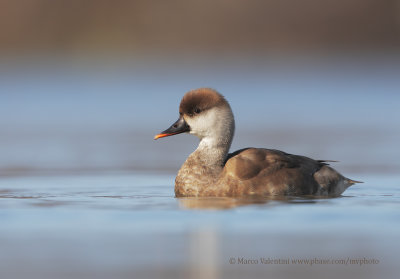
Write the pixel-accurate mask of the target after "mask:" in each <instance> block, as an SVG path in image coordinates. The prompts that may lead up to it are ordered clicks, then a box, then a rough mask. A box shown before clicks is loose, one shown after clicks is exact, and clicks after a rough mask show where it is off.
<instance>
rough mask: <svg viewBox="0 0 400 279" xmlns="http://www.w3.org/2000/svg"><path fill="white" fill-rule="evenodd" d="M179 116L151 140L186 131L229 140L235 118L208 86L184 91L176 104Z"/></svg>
mask: <svg viewBox="0 0 400 279" xmlns="http://www.w3.org/2000/svg"><path fill="white" fill-rule="evenodd" d="M179 115H180V116H179V119H178V120H177V121H176V122H175V123H174V124H172V126H171V127H169V128H168V129H167V130H165V131H163V132H161V133H160V134H158V135H156V136H155V138H154V139H159V138H163V137H168V136H172V135H177V134H181V133H190V134H193V135H196V136H197V137H199V138H200V139H201V140H203V139H210V140H213V141H214V140H217V141H218V142H221V140H222V141H223V142H225V143H229V144H230V142H231V140H232V137H233V133H234V129H235V121H234V118H233V113H232V110H231V107H230V105H229V104H228V102H227V101H226V100H225V98H224V96H222V95H221V94H220V93H218V92H217V91H215V90H214V89H210V88H199V89H195V90H192V91H189V92H188V93H186V94H185V95H184V96H183V98H182V101H181V104H180V106H179Z"/></svg>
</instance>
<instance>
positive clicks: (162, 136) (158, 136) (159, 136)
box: [154, 134, 174, 140]
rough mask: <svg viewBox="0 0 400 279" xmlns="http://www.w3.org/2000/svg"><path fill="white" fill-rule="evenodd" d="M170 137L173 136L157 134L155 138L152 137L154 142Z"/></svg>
mask: <svg viewBox="0 0 400 279" xmlns="http://www.w3.org/2000/svg"><path fill="white" fill-rule="evenodd" d="M172 135H174V134H158V135H156V136H155V137H154V140H158V139H160V138H165V137H169V136H172Z"/></svg>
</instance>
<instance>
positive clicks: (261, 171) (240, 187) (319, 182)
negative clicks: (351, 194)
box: [217, 148, 354, 196]
mask: <svg viewBox="0 0 400 279" xmlns="http://www.w3.org/2000/svg"><path fill="white" fill-rule="evenodd" d="M353 183H354V181H351V180H349V179H347V178H345V177H343V176H342V175H341V174H339V173H338V172H337V171H335V170H334V169H332V168H331V167H329V166H328V165H327V163H326V162H325V161H317V160H313V159H311V158H308V157H304V156H298V155H292V154H288V153H285V152H282V151H279V150H272V149H262V148H247V149H242V150H239V151H236V152H234V153H231V154H229V156H228V159H227V161H226V164H225V167H224V169H223V172H222V173H221V176H220V179H219V180H218V183H217V184H218V185H217V187H218V188H219V189H224V192H225V193H226V195H229V196H242V195H260V196H268V195H334V196H336V195H340V194H341V193H342V192H343V191H344V190H345V189H346V188H347V187H348V186H350V185H352V184H353Z"/></svg>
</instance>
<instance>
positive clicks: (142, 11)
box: [0, 0, 400, 278]
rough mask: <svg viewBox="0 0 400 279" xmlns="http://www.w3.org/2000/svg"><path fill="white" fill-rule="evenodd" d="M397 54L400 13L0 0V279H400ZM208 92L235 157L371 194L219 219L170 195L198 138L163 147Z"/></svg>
mask: <svg viewBox="0 0 400 279" xmlns="http://www.w3.org/2000/svg"><path fill="white" fill-rule="evenodd" d="M399 51H400V0H263V1H261V0H229V1H228V0H213V1H211V0H203V1H195V0H186V1H181V0H171V1H157V0H148V1H144V0H143V1H142V0H136V1H135V0H132V1H129V0H113V1H109V0H80V1H77V0H68V1H67V0H65V1H64V0H59V1H53V0H0V178H1V179H0V209H1V211H0V219H1V225H0V244H1V245H0V246H1V247H2V251H3V253H0V267H1V268H0V270H1V272H0V274H2V276H0V277H2V278H71V276H72V277H74V276H75V278H116V277H119V278H134V275H138V274H139V276H138V278H139V277H140V278H157V277H163V278H220V277H226V278H244V277H247V278H249V276H250V275H253V276H250V277H253V278H265V275H266V270H267V269H266V268H265V267H260V266H259V267H255V268H253V267H251V266H250V267H241V266H236V267H234V268H232V266H231V265H229V264H228V259H229V257H232V256H234V257H236V256H246V257H250V258H251V257H253V256H254V257H258V256H271V257H291V256H299V257H308V256H310V257H311V256H313V257H314V256H317V257H319V258H321V257H325V256H326V257H329V258H332V257H336V258H342V257H345V258H347V257H356V258H362V257H365V256H366V257H369V258H378V260H380V261H381V265H380V266H379V268H375V267H373V266H372V267H368V268H365V269H362V270H361V269H358V268H350V267H346V268H340V267H338V266H334V267H332V268H329V267H328V268H327V269H326V267H321V268H317V269H313V268H308V267H304V268H303V267H300V268H298V267H293V266H291V267H279V266H275V267H271V268H268V270H267V271H268V272H269V275H271V276H272V277H274V278H278V277H279V276H280V275H282V274H283V275H284V276H282V278H289V277H291V276H294V275H295V276H296V278H312V277H321V275H322V274H323V276H324V277H325V278H327V277H326V276H327V275H333V274H337V272H342V273H344V274H345V275H346V276H343V277H351V278H366V277H368V276H369V277H371V278H378V277H384V278H397V277H396V275H395V274H396V272H397V274H398V264H397V262H396V259H397V254H398V250H399V247H398V245H396V243H398V241H397V238H398V233H399V231H400V227H399V225H397V226H396V224H398V222H397V221H396V220H398V218H399V214H398V212H400V211H399V210H398V209H399V206H398V205H399V201H400V199H399V198H400V195H399V190H398V189H399V188H398V181H399V179H398V174H399V173H400V161H399V160H398V158H399V157H400V150H399V148H398V143H399V142H400V129H399V126H400V125H399V124H400V123H399V121H400V109H399V108H400V94H399V93H400V55H399V54H400V52H399ZM198 87H212V88H215V89H217V90H218V91H219V92H221V93H222V94H223V95H225V96H226V98H227V99H228V101H229V102H230V104H231V106H232V108H233V111H234V113H235V117H236V124H237V129H236V137H235V139H234V142H233V146H232V150H236V149H240V148H243V147H249V146H254V147H266V148H275V149H281V150H284V151H286V152H289V153H294V154H302V155H305V156H309V157H312V158H315V159H325V160H337V161H340V163H335V164H334V167H335V168H336V169H338V170H339V171H341V172H343V173H344V174H345V175H346V176H348V177H351V178H352V179H356V180H362V181H365V182H366V183H365V184H363V185H357V186H354V187H352V188H350V189H349V190H348V191H347V192H346V193H345V197H343V198H339V199H333V200H317V201H314V200H302V199H300V200H296V201H294V202H293V203H291V202H289V203H285V202H279V201H269V202H266V201H265V204H255V205H252V206H250V205H249V206H247V207H240V206H239V205H240V203H239V204H237V201H233V204H230V203H232V201H229V204H224V205H223V207H224V208H225V209H226V208H232V210H226V211H218V212H215V211H211V212H209V211H204V210H202V208H201V207H202V204H201V200H199V201H196V200H195V201H191V200H188V201H185V200H177V199H174V198H173V183H174V182H173V181H174V177H175V174H176V172H177V170H178V169H179V167H180V165H181V164H182V163H183V161H184V160H185V158H186V157H187V156H188V155H189V154H190V152H192V151H193V150H194V148H195V146H196V144H197V142H198V140H197V139H196V138H194V137H191V136H188V135H180V136H176V137H170V138H166V139H162V140H159V141H157V142H155V141H153V137H154V135H155V134H156V133H158V132H160V131H162V130H164V129H166V128H167V127H169V126H170V124H172V123H173V122H174V121H175V120H176V119H177V117H178V106H179V102H180V99H181V97H182V96H183V94H184V93H185V92H187V91H189V90H191V89H194V88H198ZM197 203H198V204H197ZM238 206H239V207H238ZM206 207H207V206H206ZM237 207H238V208H237ZM187 208H197V211H185V210H184V209H187ZM233 208H236V209H233ZM214 209H215V208H214ZM182 267H183V268H182ZM283 271H284V273H282V272H283ZM327 271H334V273H332V272H327ZM138 272H139V273H138ZM249 272H250V273H249ZM222 275H223V276H222ZM389 275H391V276H392V277H390V276H389ZM332 278H333V277H332ZM335 278H337V276H335Z"/></svg>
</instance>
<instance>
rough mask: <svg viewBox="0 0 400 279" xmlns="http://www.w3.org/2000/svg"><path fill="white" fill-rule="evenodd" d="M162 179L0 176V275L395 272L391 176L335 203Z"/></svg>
mask: <svg viewBox="0 0 400 279" xmlns="http://www.w3.org/2000/svg"><path fill="white" fill-rule="evenodd" d="M173 179H174V176H173V175H167V174H165V175H159V174H155V173H148V174H135V173H114V174H107V175H105V174H103V175H72V176H45V177H43V176H35V177H12V178H3V179H2V180H1V181H0V206H1V208H0V212H1V215H0V218H1V220H2V224H1V226H0V245H1V247H2V252H1V253H0V270H1V275H2V276H1V278H54V277H57V278H67V277H68V278H70V277H74V278H109V277H110V276H111V277H114V278H161V277H162V278H187V277H188V276H189V277H194V278H197V277H203V276H209V277H210V278H219V277H220V276H221V277H224V278H241V276H244V275H245V274H247V275H248V276H251V277H250V278H257V277H259V276H261V275H260V274H264V275H265V274H269V275H275V276H282V277H285V276H288V275H290V274H291V272H295V273H299V274H300V275H299V276H300V278H302V277H301V276H304V278H305V277H306V276H310V275H311V276H312V275H316V274H320V273H321V272H327V271H330V270H334V271H335V274H337V273H344V274H347V275H349V274H354V276H356V277H355V278H362V277H363V276H366V275H368V276H371V277H368V278H374V276H378V275H380V276H382V275H385V277H384V278H395V274H396V272H397V271H398V267H397V254H398V249H399V248H400V247H399V244H398V241H397V238H398V235H399V233H400V225H399V220H400V219H399V218H400V214H399V210H398V209H399V202H400V190H399V187H398V183H397V182H396V183H395V182H394V181H399V176H386V175H385V176H373V177H367V183H365V184H363V185H357V186H354V187H352V188H350V189H349V190H348V191H346V192H345V194H344V195H343V197H340V198H335V199H309V198H290V199H288V200H263V201H261V200H258V201H253V202H251V201H246V200H240V199H228V198H226V199H193V198H186V199H185V198H184V199H176V198H174V196H173ZM241 257H244V258H246V259H259V258H261V257H265V258H268V257H269V258H271V259H290V260H292V259H304V258H305V259H314V258H318V259H331V260H333V259H335V260H342V259H346V260H347V259H348V258H351V259H363V258H367V259H374V260H376V261H379V264H375V265H364V266H359V265H348V266H345V265H342V264H336V265H317V264H315V265H314V266H307V265H286V266H282V265H278V264H276V265H270V266H264V265H261V264H257V265H232V264H229V260H230V259H231V258H235V259H236V258H241ZM21 265H23V268H21V267H20V266H21ZM371 272H372V273H371ZM357 276H359V277H357ZM363 278H365V277H363Z"/></svg>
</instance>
